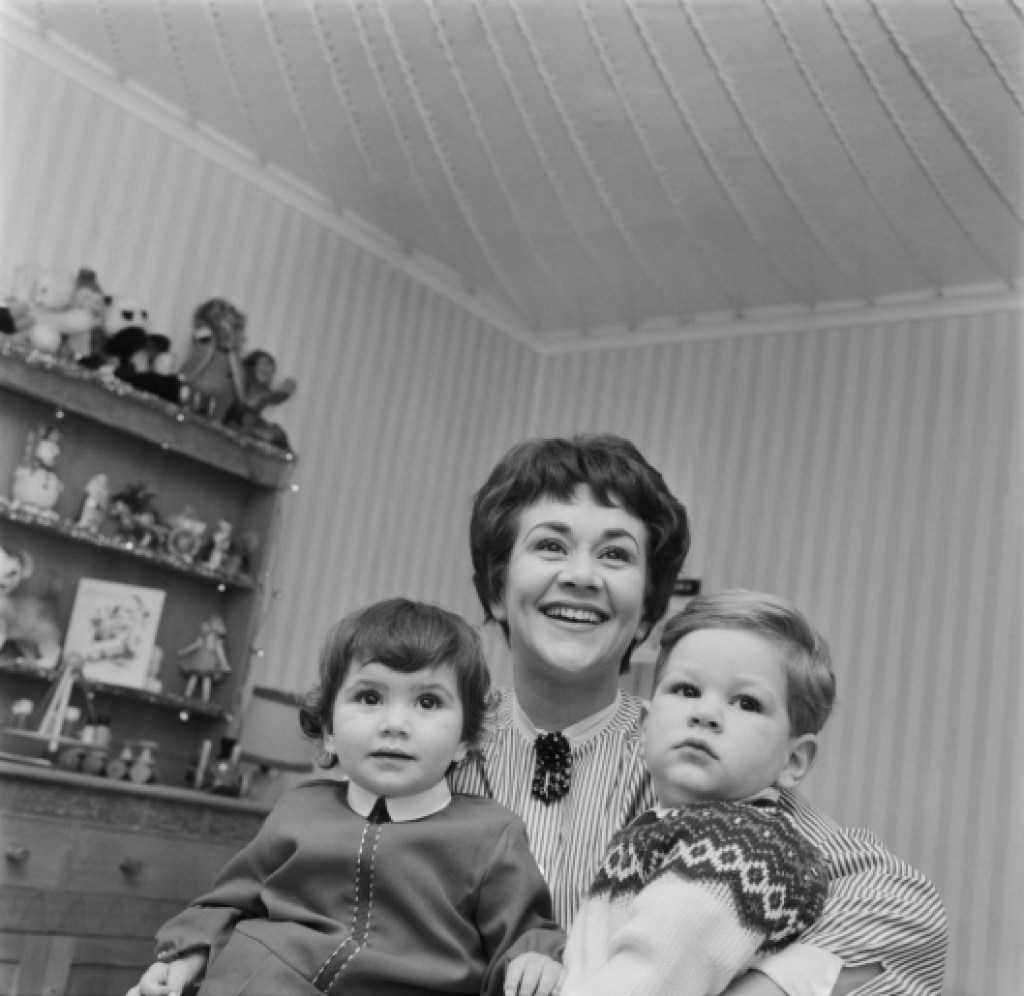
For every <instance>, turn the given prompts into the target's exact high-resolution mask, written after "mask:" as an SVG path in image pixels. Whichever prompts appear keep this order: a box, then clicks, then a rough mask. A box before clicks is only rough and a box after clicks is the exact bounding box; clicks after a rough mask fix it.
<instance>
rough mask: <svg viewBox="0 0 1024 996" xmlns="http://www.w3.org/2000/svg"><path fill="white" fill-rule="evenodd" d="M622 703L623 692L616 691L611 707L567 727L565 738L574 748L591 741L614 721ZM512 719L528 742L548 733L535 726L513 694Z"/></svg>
mask: <svg viewBox="0 0 1024 996" xmlns="http://www.w3.org/2000/svg"><path fill="white" fill-rule="evenodd" d="M621 701H622V692H620V691H616V693H615V698H614V699H612V702H611V705H607V706H605V707H604V708H603V709H601V710H600V711H599V712H595V713H594V714H593V715H592V716H586V717H585V718H584V719H581V720H580V721H579V722H577V723H573V724H572V726H567V727H566V728H565V729H564V730H562V733H563V734H565V738H566V739H567V740H568V741H569V744H570V745H571V746H572V747H578V746H579V745H580V744H581V743H583V742H584V741H585V740H589V739H590V738H591V737H596V736H597V735H598V734H599V733H600V732H601V731H602V730H603V729H604V728H605V727H606V726H607V725H608V724H609V723H610V722H611V720H612V717H613V716H614V715H615V710H616V709H618V708H619V703H620V702H621ZM512 718H513V720H514V722H515V724H516V726H517V727H518V728H519V732H520V733H522V734H523V736H524V737H526V739H527V740H536V739H537V737H539V736H540V735H541V734H542V733H547V732H549V731H547V730H541V729H538V728H537V727H536V726H534V724H533V720H532V719H530V717H529V716H527V715H526V711H525V710H524V709H523V707H522V706H521V705H520V704H519V697H518V696H517V695H516V694H515V692H513V693H512Z"/></svg>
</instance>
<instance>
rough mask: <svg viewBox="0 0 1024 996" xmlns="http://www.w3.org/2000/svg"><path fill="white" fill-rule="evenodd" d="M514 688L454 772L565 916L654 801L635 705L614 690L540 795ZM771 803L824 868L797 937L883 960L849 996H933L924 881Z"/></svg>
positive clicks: (503, 694)
mask: <svg viewBox="0 0 1024 996" xmlns="http://www.w3.org/2000/svg"><path fill="white" fill-rule="evenodd" d="M514 704H515V697H514V693H513V692H512V690H511V689H502V690H501V691H500V692H499V699H498V704H497V708H496V711H495V715H494V718H493V722H492V723H491V725H490V727H489V729H488V730H487V732H486V733H485V736H484V739H483V743H482V745H481V752H480V757H479V758H478V759H477V762H476V763H475V764H466V765H463V766H462V767H461V768H460V769H458V770H457V771H456V772H455V773H454V774H453V776H452V788H453V790H454V791H457V792H467V793H471V794H475V795H485V796H488V797H490V798H492V799H495V800H497V801H498V802H500V803H502V804H503V805H505V806H507V807H508V808H509V809H512V810H513V811H515V812H516V813H518V814H519V815H520V816H521V817H522V819H523V821H524V822H525V823H526V828H527V832H528V834H529V838H530V843H531V847H532V849H533V852H534V856H535V857H536V858H537V863H538V864H539V865H540V867H541V870H542V871H543V872H544V876H545V878H546V880H547V883H548V886H549V888H550V889H551V893H552V896H553V898H554V903H555V915H556V917H557V918H558V920H559V922H560V923H562V924H563V925H565V926H568V925H569V924H571V922H572V920H573V917H574V916H575V914H576V911H577V910H578V909H579V906H580V904H581V902H582V900H583V898H584V895H585V893H586V891H587V888H588V887H589V885H590V883H591V881H592V880H593V878H594V875H595V874H596V872H597V868H598V866H599V865H600V862H601V858H602V857H603V855H604V852H605V849H606V847H607V845H608V842H609V841H610V839H611V837H612V835H613V834H614V833H615V832H616V831H617V830H619V829H621V828H622V827H624V826H626V825H628V824H629V823H630V822H632V821H633V820H634V819H635V818H636V817H637V816H639V815H640V813H642V812H643V811H644V810H646V809H649V808H651V807H652V806H653V805H654V804H655V797H654V791H653V788H652V786H651V783H650V779H649V778H648V776H647V772H646V770H645V768H644V764H643V755H642V752H641V746H642V737H641V732H642V723H643V714H644V703H643V701H642V700H641V699H638V698H636V697H634V696H631V695H620V696H619V699H618V704H617V707H616V708H615V709H614V710H613V712H612V714H611V716H610V718H609V719H608V721H607V722H606V723H605V724H603V725H598V727H597V729H596V730H595V731H594V732H593V733H592V735H590V736H587V735H584V736H581V737H580V738H578V739H577V738H574V737H572V736H571V735H570V737H569V740H570V744H571V746H572V788H571V790H570V791H569V793H568V795H566V796H564V797H563V798H562V799H560V800H558V801H557V802H553V803H551V804H549V805H545V804H543V803H541V802H540V801H539V800H538V799H535V798H534V797H533V796H532V795H531V792H530V788H531V784H532V780H533V771H534V764H535V753H534V747H533V742H532V740H531V739H530V738H529V737H528V736H527V734H526V733H525V732H524V731H523V730H522V729H521V728H520V726H519V725H518V724H517V723H516V722H515V718H514ZM780 804H781V806H782V807H783V808H784V809H785V810H786V811H787V812H788V813H789V814H790V817H791V819H792V820H793V823H794V825H795V826H796V828H797V829H798V830H799V831H800V832H801V833H802V834H803V835H804V836H806V837H807V839H808V840H810V841H811V843H813V844H815V845H816V846H817V847H818V849H819V850H820V851H821V852H822V854H823V855H824V857H825V860H826V861H827V862H828V865H829V868H830V871H831V880H830V882H829V898H828V902H827V904H826V908H825V913H824V915H823V916H822V918H821V919H820V920H819V921H818V922H817V924H815V925H814V926H813V927H812V928H811V929H810V930H809V931H808V932H807V933H806V934H805V935H804V937H803V938H802V941H803V942H804V943H806V944H813V945H815V946H816V947H820V948H823V949H825V950H826V951H829V952H831V953H832V954H834V955H836V956H837V957H839V958H841V959H842V960H843V962H844V963H845V964H846V965H847V966H849V967H856V966H858V965H869V964H873V963H880V964H882V965H883V966H884V968H885V970H884V971H883V972H882V974H881V975H879V976H878V977H876V978H875V979H874V980H873V981H872V982H871V983H870V984H868V985H866V986H863V987H862V988H860V989H858V991H857V992H858V996H886V994H892V996H896V994H899V996H937V994H939V993H940V992H941V989H942V973H943V968H944V964H945V955H946V943H947V936H946V917H945V911H944V909H943V906H942V902H941V900H940V898H939V896H938V893H937V892H936V891H935V889H934V887H933V886H932V885H931V883H930V882H928V880H927V879H925V878H924V876H922V875H921V874H920V873H919V872H918V871H916V870H915V869H914V868H912V867H911V866H910V865H908V864H907V863H906V862H904V861H901V860H900V859H899V858H896V857H895V856H894V855H892V854H891V853H889V851H888V850H886V848H885V847H884V846H883V845H882V844H881V843H880V842H879V840H878V839H877V838H876V837H875V836H874V835H873V834H871V833H870V832H868V831H866V830H848V829H845V828H843V827H840V826H839V825H838V824H836V823H835V822H833V821H832V820H830V819H829V818H828V817H826V816H823V815H822V814H820V813H818V812H816V811H815V810H814V809H812V808H811V806H810V805H809V804H808V803H807V802H806V800H804V799H803V798H802V797H801V796H799V795H798V794H796V793H792V792H783V794H782V798H781V800H780Z"/></svg>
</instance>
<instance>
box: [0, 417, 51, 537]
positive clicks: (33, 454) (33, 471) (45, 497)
mask: <svg viewBox="0 0 1024 996" xmlns="http://www.w3.org/2000/svg"><path fill="white" fill-rule="evenodd" d="M59 457H60V430H59V429H57V428H56V427H54V426H47V425H41V426H39V427H38V428H37V429H35V430H34V431H33V432H30V433H29V435H28V439H26V441H25V455H24V456H23V457H22V461H21V463H20V464H19V465H18V466H17V467H15V469H14V485H13V487H12V488H11V497H12V498H13V502H12V504H13V506H14V507H15V508H23V509H26V510H27V511H30V512H32V514H34V515H37V516H39V518H42V519H51V520H55V519H56V518H57V513H56V512H54V510H53V508H54V506H55V505H56V504H57V499H58V498H60V494H61V492H62V491H63V490H64V485H63V484H62V483H61V480H60V478H59V477H58V476H57V471H56V469H55V468H56V466H57V459H58V458H59Z"/></svg>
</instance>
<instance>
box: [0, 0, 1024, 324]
mask: <svg viewBox="0 0 1024 996" xmlns="http://www.w3.org/2000/svg"><path fill="white" fill-rule="evenodd" d="M2 3H3V4H6V6H7V8H9V10H10V11H13V12H14V13H15V14H17V15H22V16H25V17H29V18H32V19H34V20H35V21H36V22H37V23H38V24H39V26H40V27H41V28H42V29H43V30H44V31H46V32H48V33H52V37H57V36H59V38H60V40H61V42H62V44H63V43H64V42H70V43H71V44H72V45H73V46H74V47H75V48H77V49H79V50H81V51H83V52H84V53H86V54H87V55H88V56H90V57H92V58H94V59H96V60H99V61H101V62H102V63H104V64H106V65H107V66H109V67H111V68H112V70H113V71H114V72H115V73H116V75H117V76H118V77H119V78H120V80H121V82H122V83H123V84H124V85H126V86H131V87H132V89H133V91H134V92H136V93H137V92H138V91H139V88H140V87H141V88H142V89H143V90H144V91H147V92H149V93H151V94H154V95H156V96H157V97H158V98H160V99H161V100H163V101H165V102H169V103H170V104H172V105H175V106H176V107H178V108H180V109H182V111H183V112H184V113H185V114H186V115H187V116H188V117H189V118H191V119H192V120H194V121H195V122H196V123H202V124H203V125H205V126H207V127H208V128H209V129H212V130H213V132H215V133H218V134H219V135H220V136H223V137H224V138H226V139H228V140H229V141H230V142H231V143H234V144H235V145H236V146H241V147H243V148H245V149H248V150H251V151H252V152H253V153H255V155H256V157H258V160H259V161H260V162H261V163H262V164H264V165H266V166H267V167H268V168H271V169H273V170H274V171H277V172H278V173H279V172H280V171H283V172H284V173H286V174H288V175H290V176H291V177H292V178H294V179H295V180H297V181H298V182H299V183H300V184H301V185H302V186H303V187H304V188H305V189H307V190H308V191H309V192H310V196H311V197H313V198H315V199H318V200H319V201H320V203H321V204H327V205H328V206H329V209H331V210H335V211H337V212H339V213H340V214H342V215H343V216H344V217H345V218H347V219H349V220H352V221H354V222H356V223H358V224H360V225H363V227H365V228H368V230H369V231H370V232H372V233H374V236H375V237H378V236H379V237H380V238H382V239H385V240H387V241H388V242H389V243H390V244H393V245H396V246H398V247H401V248H402V249H403V250H405V251H406V252H408V253H410V254H411V257H412V258H413V259H419V260H422V261H425V263H426V265H429V266H431V267H433V268H434V269H435V270H436V271H439V272H441V273H444V274H445V275H446V279H450V280H452V281H453V282H455V283H456V284H457V285H458V286H459V290H460V292H461V293H466V292H468V293H470V294H475V295H478V296H479V297H480V299H481V300H484V301H487V302H490V303H491V304H492V305H493V306H494V307H495V308H496V309H497V310H498V311H500V312H501V313H503V314H504V315H506V316H509V320H511V321H512V322H514V323H515V324H516V325H517V326H518V327H520V328H522V329H523V330H524V331H525V332H528V333H531V334H534V335H536V336H537V337H538V338H539V339H544V338H548V339H551V340H555V339H559V338H562V337H565V336H567V335H572V336H576V335H581V334H582V335H585V334H588V333H595V332H602V333H607V332H608V331H621V330H636V329H639V330H645V329H657V328H659V327H679V326H680V325H682V326H686V325H688V324H694V323H701V324H706V323H708V322H715V321H730V322H731V321H736V320H743V319H744V318H757V317H763V316H770V315H775V314H795V315H799V314H806V313H809V312H817V311H821V310H831V309H842V308H845V307H859V306H864V305H874V304H886V303H892V302H899V301H904V300H929V299H934V298H938V297H942V296H944V295H948V294H950V293H954V292H955V293H957V294H964V293H967V292H970V293H985V292H1005V291H1007V290H1011V291H1012V290H1019V289H1021V288H1022V287H1024V196H1022V187H1024V184H1022V165H1024V3H1022V0H2ZM436 264H440V266H439V267H438V266H437V265H436ZM954 289H955V291H954Z"/></svg>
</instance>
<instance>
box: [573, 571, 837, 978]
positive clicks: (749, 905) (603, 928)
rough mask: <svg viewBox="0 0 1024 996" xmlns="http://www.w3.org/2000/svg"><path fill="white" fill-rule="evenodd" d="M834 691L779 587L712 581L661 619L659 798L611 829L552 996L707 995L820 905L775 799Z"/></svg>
mask: <svg viewBox="0 0 1024 996" xmlns="http://www.w3.org/2000/svg"><path fill="white" fill-rule="evenodd" d="M834 699H835V678H834V676H833V674H832V670H831V661H830V656H829V649H828V645H827V644H826V642H825V641H824V639H822V637H821V636H820V635H819V634H818V633H817V632H816V631H815V630H814V629H813V627H812V626H811V625H810V624H809V623H808V622H807V620H806V619H805V618H804V616H803V615H802V614H801V613H800V612H799V611H798V610H797V609H796V608H795V607H793V606H792V605H790V604H789V603H787V602H785V601H783V600H782V599H780V598H774V597H772V596H770V595H762V594H758V593H756V592H748V591H742V590H738V589H736V590H732V591H724V592H721V593H719V594H713V595H705V596H703V597H699V598H696V599H694V600H693V601H692V602H690V604H689V605H688V606H687V607H686V609H684V610H683V612H681V613H680V614H678V615H676V616H674V617H673V618H672V619H670V620H669V622H668V623H667V624H666V627H665V631H664V635H663V637H662V644H661V652H660V654H659V656H658V662H657V664H656V666H655V683H654V693H653V695H652V698H651V704H650V710H649V713H648V717H647V724H646V729H645V733H644V758H645V762H646V765H647V768H648V770H649V771H650V774H651V780H652V782H653V784H654V789H655V792H656V794H657V798H658V806H657V808H656V809H655V810H653V811H651V812H648V813H645V814H644V815H642V816H641V817H640V818H639V819H637V820H636V821H635V822H634V823H633V824H632V825H631V826H630V827H628V828H626V829H625V830H623V831H621V832H620V833H618V834H617V835H616V836H615V837H614V839H613V840H612V842H611V845H610V846H609V849H608V853H607V854H606V855H605V858H604V861H603V862H602V864H601V868H600V870H599V872H598V875H597V878H596V879H595V881H594V883H593V885H592V886H591V888H590V892H589V895H588V897H587V899H586V900H585V901H584V903H583V906H582V908H581V910H580V913H579V915H578V916H577V918H576V921H575V923H574V924H573V928H572V931H571V932H570V935H569V942H568V945H567V947H566V953H565V967H566V978H565V984H564V987H563V989H562V994H563V996H603V994H608V996H611V994H615V996H624V994H636V996H639V994H643V996H705V994H711V993H720V992H722V990H723V989H724V988H725V987H726V986H727V985H728V984H729V982H730V981H731V980H732V979H733V978H734V977H735V976H736V975H738V974H740V973H741V972H742V971H744V970H745V969H746V968H747V967H748V966H749V965H750V963H751V961H752V960H753V959H754V957H755V956H756V955H759V954H761V953H763V952H768V951H772V950H776V949H778V948H780V947H782V946H783V945H785V944H786V943H788V942H790V941H792V940H794V939H795V938H796V937H798V936H799V935H800V934H801V933H802V932H803V931H804V930H805V929H806V928H807V927H808V926H809V925H810V924H811V923H812V922H813V921H814V920H815V919H816V918H817V917H818V916H819V915H820V913H821V911H822V910H823V908H824V905H825V897H826V893H827V877H826V869H825V865H824V862H823V860H822V859H821V857H820V856H819V854H818V852H817V851H816V850H815V848H813V847H812V846H811V845H810V844H808V843H807V842H806V841H805V840H804V839H803V838H802V837H801V836H800V835H799V834H798V833H797V831H796V830H795V828H794V827H793V825H792V824H791V822H790V820H789V817H788V816H787V815H786V814H785V812H783V811H782V810H781V809H780V808H779V806H778V799H779V794H780V792H781V791H782V790H784V789H793V788H795V787H796V786H797V785H799V784H800V782H801V781H802V780H803V778H804V776H805V775H806V774H807V772H808V771H809V770H810V768H811V765H812V764H813V762H814V757H815V753H816V751H817V742H818V733H819V732H820V731H821V729H822V727H823V726H824V725H825V721H826V719H827V718H828V715H829V712H830V710H831V708H832V703H833V701H834Z"/></svg>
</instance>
